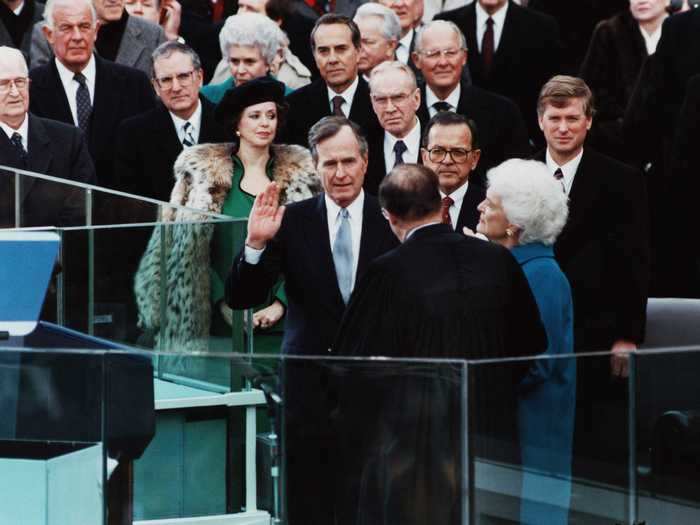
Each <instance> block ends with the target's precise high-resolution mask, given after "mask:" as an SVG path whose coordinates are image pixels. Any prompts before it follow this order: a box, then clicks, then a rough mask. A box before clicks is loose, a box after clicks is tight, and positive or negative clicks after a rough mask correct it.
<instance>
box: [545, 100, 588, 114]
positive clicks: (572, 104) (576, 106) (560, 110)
mask: <svg viewBox="0 0 700 525" xmlns="http://www.w3.org/2000/svg"><path fill="white" fill-rule="evenodd" d="M583 105H584V101H583V99H582V98H570V99H568V101H567V103H566V105H565V106H563V107H556V106H554V105H552V104H547V105H546V106H545V108H544V115H545V116H579V117H581V116H585V111H584V109H583Z"/></svg>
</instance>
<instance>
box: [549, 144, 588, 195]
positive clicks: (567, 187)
mask: <svg viewBox="0 0 700 525" xmlns="http://www.w3.org/2000/svg"><path fill="white" fill-rule="evenodd" d="M581 157H583V148H581V151H580V152H579V154H578V155H576V156H575V157H574V158H573V159H571V160H570V161H569V162H567V163H566V164H564V165H563V166H559V164H557V163H556V162H554V159H553V158H552V155H551V154H550V153H549V148H547V154H546V155H545V161H546V163H547V167H548V168H549V171H551V172H552V176H554V172H555V171H557V168H561V172H562V173H563V174H564V178H563V179H562V182H563V183H564V191H565V192H566V194H567V195H568V194H569V192H570V191H571V186H572V185H573V184H574V177H575V176H576V171H577V170H578V165H579V164H581Z"/></svg>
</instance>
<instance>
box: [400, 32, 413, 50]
mask: <svg viewBox="0 0 700 525" xmlns="http://www.w3.org/2000/svg"><path fill="white" fill-rule="evenodd" d="M413 33H414V31H413V28H411V29H409V30H408V33H406V34H405V35H404V36H402V37H401V38H400V39H399V45H400V46H404V47H405V48H406V49H407V50H410V49H411V41H412V40H413Z"/></svg>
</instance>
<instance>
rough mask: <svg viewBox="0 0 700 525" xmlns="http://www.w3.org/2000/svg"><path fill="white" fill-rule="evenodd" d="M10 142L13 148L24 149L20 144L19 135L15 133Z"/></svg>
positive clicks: (20, 138)
mask: <svg viewBox="0 0 700 525" xmlns="http://www.w3.org/2000/svg"><path fill="white" fill-rule="evenodd" d="M10 142H12V144H14V145H15V146H18V147H20V148H22V149H24V145H23V144H22V135H20V134H19V133H17V132H16V131H15V132H14V133H13V134H12V136H11V137H10Z"/></svg>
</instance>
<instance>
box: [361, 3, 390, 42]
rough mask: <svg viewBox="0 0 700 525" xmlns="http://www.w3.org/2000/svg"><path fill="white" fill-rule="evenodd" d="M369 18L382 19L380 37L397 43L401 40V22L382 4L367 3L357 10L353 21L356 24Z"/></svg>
mask: <svg viewBox="0 0 700 525" xmlns="http://www.w3.org/2000/svg"><path fill="white" fill-rule="evenodd" d="M371 16H376V17H378V18H381V19H382V36H384V38H386V39H387V40H396V41H397V42H398V41H399V39H400V38H401V22H400V21H399V17H398V16H397V15H396V13H394V12H393V11H392V10H391V9H389V8H388V7H386V6H384V5H382V4H375V3H373V2H369V3H366V4H362V5H361V6H360V7H358V8H357V11H355V17H354V18H353V21H354V22H356V23H357V21H358V20H359V19H360V18H369V17H371Z"/></svg>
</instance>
